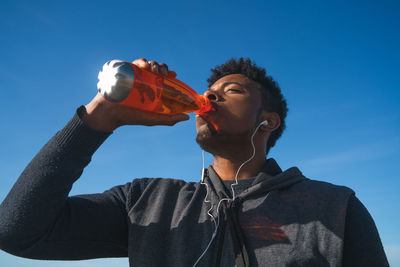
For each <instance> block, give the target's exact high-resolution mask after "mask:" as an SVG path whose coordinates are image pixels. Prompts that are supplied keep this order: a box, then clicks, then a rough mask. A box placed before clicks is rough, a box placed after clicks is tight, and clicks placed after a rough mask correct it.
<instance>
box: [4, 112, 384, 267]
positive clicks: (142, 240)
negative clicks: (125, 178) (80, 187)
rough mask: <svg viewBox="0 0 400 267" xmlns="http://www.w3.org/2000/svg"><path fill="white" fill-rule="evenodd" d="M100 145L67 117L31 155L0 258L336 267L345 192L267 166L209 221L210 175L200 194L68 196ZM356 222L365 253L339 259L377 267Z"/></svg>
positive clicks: (217, 191) (170, 184)
mask: <svg viewBox="0 0 400 267" xmlns="http://www.w3.org/2000/svg"><path fill="white" fill-rule="evenodd" d="M107 137H108V134H106V133H101V132H97V131H94V130H92V129H90V128H88V127H87V126H86V125H84V124H83V123H82V122H81V121H80V119H79V117H78V116H75V117H74V118H73V119H72V120H71V121H70V122H69V123H68V124H67V125H66V126H65V128H64V129H63V130H61V131H60V132H58V133H57V134H56V135H55V136H54V137H53V138H52V139H51V140H50V141H49V142H48V143H47V144H46V145H45V146H44V147H43V148H42V149H41V151H40V152H39V153H38V154H37V155H36V156H35V158H34V159H33V160H32V161H31V162H30V163H29V165H28V166H27V167H26V168H25V170H24V171H23V173H22V174H21V176H20V177H19V178H18V180H17V182H16V183H15V185H14V186H13V188H12V189H11V191H10V192H9V194H8V195H7V197H6V198H5V199H4V201H3V202H2V203H1V206H0V214H1V216H0V248H1V249H3V250H5V251H7V252H9V253H11V254H14V255H18V256H22V257H27V258H34V259H57V260H79V259H91V258H104V257H129V261H130V265H131V266H146V267H147V266H163V267H164V266H174V267H175V266H193V265H194V263H195V262H196V261H197V260H198V264H197V266H234V265H237V266H249V265H250V266H341V264H342V260H343V249H344V242H343V240H344V235H345V222H346V220H347V221H348V218H346V212H347V208H348V202H349V198H350V197H351V196H352V195H353V191H351V190H350V189H348V188H346V187H342V186H335V185H332V184H329V183H324V182H317V181H312V180H309V179H307V178H305V177H304V176H303V175H302V174H301V172H300V171H299V170H298V169H297V168H290V169H288V170H287V171H284V172H282V171H281V169H280V168H279V166H278V165H277V164H276V162H275V161H274V160H273V159H269V160H267V161H266V165H265V166H264V168H263V170H262V171H261V172H260V173H259V174H258V175H257V177H254V178H252V179H250V180H247V182H246V180H244V181H241V182H240V185H241V184H245V183H248V181H251V184H249V185H250V186H249V187H248V188H247V187H246V188H242V190H238V195H237V198H236V199H235V201H222V202H221V205H220V209H219V216H218V215H217V205H218V203H219V202H220V199H221V198H230V197H231V195H230V190H227V189H229V187H230V186H228V188H227V186H226V185H224V182H222V181H221V179H220V178H219V177H218V176H217V174H216V173H215V171H214V170H213V169H212V167H209V168H208V171H207V172H206V177H205V180H204V182H205V184H206V185H207V186H206V185H205V184H201V183H199V182H196V183H195V182H185V181H183V180H176V179H164V178H142V179H134V180H133V181H132V182H130V183H127V184H125V185H122V186H116V187H113V188H111V189H110V190H107V191H105V192H103V193H101V194H89V195H78V196H68V195H69V191H70V190H71V188H72V185H73V183H74V182H75V181H76V180H77V179H78V178H79V177H80V175H81V174H82V172H83V169H84V168H85V167H86V166H87V164H89V162H90V159H91V157H92V155H93V153H94V152H95V151H96V149H97V148H98V147H99V146H100V145H101V144H102V142H103V141H104V140H105V139H106V138H107ZM225 183H228V182H225ZM239 187H240V186H239ZM207 188H208V190H207ZM207 191H208V195H207ZM239 191H240V192H239ZM206 195H207V199H206ZM354 210H355V214H361V213H357V211H359V210H362V208H359V207H357V208H356V209H354ZM208 212H209V213H210V214H211V215H212V216H213V217H214V218H216V222H218V224H217V225H218V228H217V231H216V232H215V229H216V224H215V223H214V221H213V219H212V217H211V216H210V215H209V214H208ZM352 213H354V212H352ZM364 213H365V212H364ZM366 213H368V212H366ZM368 216H369V215H368ZM368 216H367V217H368ZM357 218H361V220H362V223H364V222H365V224H366V225H372V227H371V229H372V230H371V234H369V233H366V234H364V233H363V234H362V235H364V236H367V237H371V238H370V240H371V242H368V244H372V245H373V246H371V247H370V248H369V249H368V250H366V254H365V255H364V254H362V253H360V251H363V249H364V248H365V247H366V246H365V245H364V243H362V244H363V246H362V247H360V246H357V245H353V243H351V242H350V243H349V244H352V245H350V249H349V251H352V254H354V255H362V256H357V257H355V258H354V260H355V262H357V261H359V260H360V258H361V257H363V258H364V257H365V258H366V259H367V260H368V262H377V263H378V264H375V263H374V264H373V265H370V266H387V261H386V257H385V255H384V252H383V249H382V245H381V243H380V240H379V235H378V233H377V231H376V228H375V226H374V224H373V221H372V219H368V218H369V217H368V218H367V219H368V220H367V221H366V220H365V219H364V218H366V217H365V215H357ZM353 229H356V228H354V227H353ZM356 230H357V229H356ZM214 232H215V233H216V234H215V238H214V239H213V240H212V242H211V243H210V240H211V239H212V235H213V233H214ZM360 238H362V236H361V235H356V236H355V237H353V240H356V242H358V240H359V239H360ZM209 244H210V245H209ZM208 245H209V247H208V250H207V251H206V252H205V253H204V256H203V257H200V256H201V255H202V254H203V252H204V251H205V249H206V248H207V246H208ZM371 255H372V256H371ZM368 257H369V258H368ZM350 259H351V256H350ZM352 260H353V259H352ZM372 260H375V261H372ZM365 261H366V260H364V262H365ZM381 263H382V264H381ZM71 265H72V264H71ZM353 266H355V265H353Z"/></svg>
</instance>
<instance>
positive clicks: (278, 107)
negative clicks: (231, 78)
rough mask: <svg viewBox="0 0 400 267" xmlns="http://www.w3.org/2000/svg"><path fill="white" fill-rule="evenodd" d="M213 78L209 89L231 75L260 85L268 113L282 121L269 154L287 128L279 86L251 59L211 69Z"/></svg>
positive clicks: (285, 105) (272, 138) (240, 59)
mask: <svg viewBox="0 0 400 267" xmlns="http://www.w3.org/2000/svg"><path fill="white" fill-rule="evenodd" d="M211 72H212V74H211V76H210V78H208V79H207V82H208V85H209V87H210V86H211V85H212V84H214V83H215V82H216V81H217V80H219V79H220V78H222V77H224V76H226V75H230V74H243V75H244V76H246V77H247V78H249V79H251V80H253V81H255V82H257V83H259V84H260V85H261V86H262V90H261V94H262V96H263V98H262V105H263V108H264V110H266V111H268V112H276V113H277V114H278V115H279V117H280V120H281V124H280V126H279V128H277V129H276V130H275V131H273V132H272V133H271V136H270V137H269V139H268V142H267V154H268V152H269V150H270V149H271V147H273V146H274V145H275V143H276V141H277V140H278V138H279V137H280V136H281V135H282V133H283V130H284V129H285V128H286V123H285V118H286V114H287V112H288V108H287V104H286V100H285V99H284V97H283V95H282V92H281V89H280V88H279V85H278V83H277V82H276V81H274V79H273V78H272V77H271V76H269V75H267V74H266V71H265V69H264V68H262V67H258V66H257V65H256V64H255V63H252V62H251V60H250V59H249V58H242V57H241V58H239V59H235V58H231V59H229V60H228V61H227V62H225V63H224V64H222V65H218V66H216V67H215V68H213V69H211Z"/></svg>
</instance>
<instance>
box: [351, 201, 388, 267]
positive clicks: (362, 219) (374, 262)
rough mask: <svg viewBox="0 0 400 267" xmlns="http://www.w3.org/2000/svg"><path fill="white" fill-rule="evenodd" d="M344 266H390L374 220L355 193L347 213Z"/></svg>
mask: <svg viewBox="0 0 400 267" xmlns="http://www.w3.org/2000/svg"><path fill="white" fill-rule="evenodd" d="M343 266H344V267H346V266H349V267H350V266H351V267H357V266H371V267H373V266H376V267H378V266H379V267H383V266H389V263H388V261H387V258H386V254H385V251H384V250H383V246H382V242H381V239H380V237H379V233H378V230H377V229H376V226H375V223H374V220H373V219H372V217H371V215H370V214H369V212H368V210H367V209H366V208H365V207H364V205H363V204H362V203H361V202H360V200H358V198H357V197H356V196H354V195H352V196H351V197H350V199H349V203H348V207H347V213H346V226H345V234H344V251H343Z"/></svg>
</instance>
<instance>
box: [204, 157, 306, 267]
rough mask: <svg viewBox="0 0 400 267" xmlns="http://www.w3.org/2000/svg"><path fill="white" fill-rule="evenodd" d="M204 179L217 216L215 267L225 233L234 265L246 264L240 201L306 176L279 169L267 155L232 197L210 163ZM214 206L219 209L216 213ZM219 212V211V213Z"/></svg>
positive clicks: (220, 256) (300, 179)
mask: <svg viewBox="0 0 400 267" xmlns="http://www.w3.org/2000/svg"><path fill="white" fill-rule="evenodd" d="M205 179H206V180H205V182H206V183H207V184H208V185H209V186H208V188H209V189H210V200H211V203H212V207H215V209H213V212H214V214H217V216H218V228H217V234H216V237H217V238H216V239H217V258H216V262H215V266H220V263H221V260H222V254H223V250H224V237H225V233H226V232H228V233H229V234H230V237H231V240H232V243H233V245H232V249H233V255H234V262H235V266H237V267H247V266H250V260H249V254H248V250H247V248H246V241H245V236H244V235H243V233H242V229H241V226H240V223H239V219H238V210H239V208H240V206H241V205H242V203H243V201H245V200H246V199H247V198H250V197H257V196H259V195H263V194H264V195H265V194H268V193H269V192H271V191H273V190H280V189H283V188H286V187H289V186H291V185H294V184H296V183H299V182H301V181H303V180H306V179H307V178H305V177H304V176H303V175H302V173H301V172H300V170H299V169H298V168H296V167H293V168H290V169H288V170H286V171H285V172H282V170H281V168H280V167H279V166H278V164H277V163H276V161H275V160H274V159H272V158H271V159H268V160H267V161H266V162H265V165H264V166H263V168H262V170H261V171H260V173H259V174H258V175H257V176H256V177H255V179H254V181H253V183H252V184H251V185H250V186H249V187H248V188H247V189H246V190H244V191H243V192H241V193H240V194H239V195H238V196H236V197H235V199H232V196H231V194H230V192H229V190H227V188H226V187H225V186H224V184H223V182H222V180H221V178H220V177H219V176H218V175H217V173H216V172H215V170H214V169H213V167H212V166H209V167H208V169H207V170H206V173H205ZM238 183H240V180H238ZM225 200H226V201H225ZM219 204H221V205H219ZM218 208H219V212H217V209H218ZM220 213H221V214H222V215H221V216H220Z"/></svg>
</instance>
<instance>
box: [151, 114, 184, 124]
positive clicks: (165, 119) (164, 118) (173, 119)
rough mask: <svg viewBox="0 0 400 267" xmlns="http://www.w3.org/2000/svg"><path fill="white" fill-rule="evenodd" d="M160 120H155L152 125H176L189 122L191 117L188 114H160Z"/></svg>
mask: <svg viewBox="0 0 400 267" xmlns="http://www.w3.org/2000/svg"><path fill="white" fill-rule="evenodd" d="M159 115H160V116H158V118H154V121H152V123H151V125H170V126H172V125H175V124H176V123H178V122H180V121H187V120H188V119H189V116H188V115H187V114H175V115H163V114H159Z"/></svg>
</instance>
